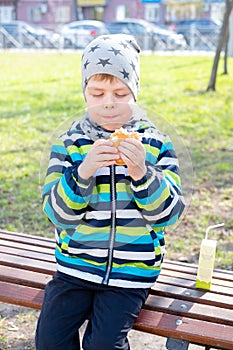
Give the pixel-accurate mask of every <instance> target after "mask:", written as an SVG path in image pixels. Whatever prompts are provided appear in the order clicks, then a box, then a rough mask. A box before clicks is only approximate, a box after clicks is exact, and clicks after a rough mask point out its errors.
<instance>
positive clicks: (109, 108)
mask: <svg viewBox="0 0 233 350" xmlns="http://www.w3.org/2000/svg"><path fill="white" fill-rule="evenodd" d="M114 108H115V103H114V102H111V103H104V109H107V110H111V109H114Z"/></svg>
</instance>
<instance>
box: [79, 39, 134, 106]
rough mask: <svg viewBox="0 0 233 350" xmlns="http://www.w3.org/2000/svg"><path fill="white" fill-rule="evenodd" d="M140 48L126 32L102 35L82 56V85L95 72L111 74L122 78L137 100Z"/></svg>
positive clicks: (84, 84) (84, 85) (91, 43)
mask: <svg viewBox="0 0 233 350" xmlns="http://www.w3.org/2000/svg"><path fill="white" fill-rule="evenodd" d="M139 53H140V48H139V46H138V44H137V42H136V41H135V39H134V38H133V37H132V36H130V35H126V34H110V35H102V36H99V37H97V38H96V39H94V40H93V41H92V42H90V43H89V44H88V46H87V47H86V48H85V50H84V52H83V56H82V87H83V91H84V90H85V87H86V84H87V81H88V79H89V78H90V77H92V76H93V75H95V74H110V75H113V76H115V77H116V78H118V79H120V80H122V81H123V82H124V83H125V84H126V85H127V86H128V87H129V88H130V90H131V91H132V93H133V95H134V99H135V101H136V99H137V95H138V91H139V74H140V63H139Z"/></svg>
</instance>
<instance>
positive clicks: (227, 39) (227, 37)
mask: <svg viewBox="0 0 233 350" xmlns="http://www.w3.org/2000/svg"><path fill="white" fill-rule="evenodd" d="M228 43H229V23H228V27H227V31H226V38H225V50H224V66H223V74H228V68H227V56H228Z"/></svg>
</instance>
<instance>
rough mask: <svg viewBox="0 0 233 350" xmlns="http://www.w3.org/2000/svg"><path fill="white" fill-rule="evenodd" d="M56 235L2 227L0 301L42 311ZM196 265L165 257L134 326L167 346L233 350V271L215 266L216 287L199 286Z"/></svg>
mask: <svg viewBox="0 0 233 350" xmlns="http://www.w3.org/2000/svg"><path fill="white" fill-rule="evenodd" d="M54 245H55V244H54V242H53V240H51V239H48V238H43V237H38V236H29V235H26V234H21V233H20V234H19V233H15V232H8V231H3V230H1V231H0V301H2V302H6V303H10V304H16V305H21V306H25V307H31V308H35V309H40V308H41V304H42V300H43V294H44V288H45V285H46V283H47V282H48V281H49V280H50V279H51V278H52V276H53V274H54V272H55V270H56V264H55V259H54ZM196 273H197V267H196V266H194V265H191V264H186V263H179V262H174V261H168V260H165V262H164V264H163V269H162V273H161V275H160V276H159V279H158V281H157V283H156V284H155V285H154V287H153V288H152V289H151V292H150V295H149V297H148V299H147V301H146V303H145V305H144V307H143V309H142V310H141V312H140V315H139V317H138V319H137V321H136V322H135V325H134V328H135V329H137V330H139V331H143V332H148V333H152V334H156V335H159V336H163V337H167V338H168V340H167V348H168V349H173V350H176V349H177V350H185V349H188V345H189V343H194V344H198V345H201V346H203V347H205V349H210V348H215V349H228V350H232V349H233V272H231V271H223V270H215V271H214V277H213V284H212V288H211V291H205V290H200V289H199V290H198V289H196V287H195V279H196Z"/></svg>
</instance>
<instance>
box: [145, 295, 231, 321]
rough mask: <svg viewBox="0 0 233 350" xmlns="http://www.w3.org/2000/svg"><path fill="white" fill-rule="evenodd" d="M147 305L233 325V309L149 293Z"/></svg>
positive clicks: (151, 307) (157, 309) (177, 313)
mask: <svg viewBox="0 0 233 350" xmlns="http://www.w3.org/2000/svg"><path fill="white" fill-rule="evenodd" d="M145 307H146V308H148V309H150V310H156V311H161V312H165V313H172V314H175V315H180V316H188V317H191V318H195V319H199V320H203V321H209V322H214V323H221V324H227V325H230V326H233V310H229V309H228V308H220V307H216V306H211V305H206V304H204V305H203V304H198V303H195V304H194V303H193V302H189V301H184V300H182V299H172V298H165V297H159V296H154V295H149V296H148V298H147V300H146V303H145Z"/></svg>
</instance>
